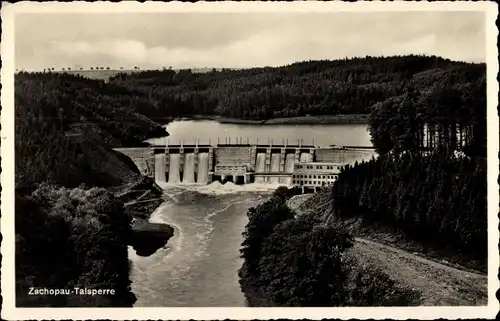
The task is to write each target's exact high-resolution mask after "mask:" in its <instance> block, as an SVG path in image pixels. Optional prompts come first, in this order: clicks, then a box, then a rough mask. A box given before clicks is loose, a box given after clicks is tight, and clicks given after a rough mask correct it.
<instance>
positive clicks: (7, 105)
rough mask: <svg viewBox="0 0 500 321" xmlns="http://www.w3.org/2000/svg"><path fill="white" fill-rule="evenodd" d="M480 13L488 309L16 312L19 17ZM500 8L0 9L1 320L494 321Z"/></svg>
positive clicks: (215, 5)
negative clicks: (484, 62)
mask: <svg viewBox="0 0 500 321" xmlns="http://www.w3.org/2000/svg"><path fill="white" fill-rule="evenodd" d="M449 10H452V11H483V12H484V13H485V15H486V17H487V19H486V28H487V33H486V34H487V42H486V46H487V99H488V103H487V106H488V111H487V115H488V124H487V133H488V226H489V231H488V253H489V255H488V271H489V272H488V298H489V300H488V306H484V307H397V308H376V307H368V308H357V307H349V308H195V307H193V308H162V307H157V308H16V307H15V297H14V289H15V272H14V248H15V247H14V242H15V235H14V214H13V213H14V210H13V209H14V186H15V184H14V158H13V155H14V106H13V101H14V82H13V75H14V69H15V67H14V19H15V14H17V13H54V12H60V13H70V12H79V13H82V12H88V13H97V12H113V13H127V12H131V13H135V12H261V13H264V12H290V11H295V12H300V13H307V12H310V13H312V12H338V11H350V12H361V11H365V12H366V11H368V12H372V11H449ZM497 14H498V7H497V5H496V4H495V3H493V2H433V3H428V2H364V3H363V2H357V3H345V2H336V1H333V2H314V1H307V2H286V3H283V2H282V3H276V2H258V1H252V2H198V3H180V2H170V3H158V2H145V3H138V2H134V1H126V2H125V1H124V2H121V3H110V2H94V3H87V2H71V3H60V2H44V3H37V2H19V3H16V4H5V3H4V4H3V5H2V12H1V15H2V31H3V32H2V42H1V57H2V64H3V65H2V70H1V80H2V90H1V99H2V100H1V102H2V108H3V109H2V115H1V117H2V118H1V125H2V129H1V139H2V140H1V155H2V156H3V157H2V162H1V165H2V173H1V184H2V193H1V200H2V204H1V212H2V213H3V216H2V218H1V232H2V237H3V241H2V244H1V253H2V258H3V260H2V270H1V285H2V297H3V305H2V318H4V319H14V320H25V319H56V320H60V319H75V320H77V319H78V320H83V319H114V320H132V319H139V320H141V319H142V320H145V319H166V318H168V319H171V320H179V319H180V320H188V319H199V320H214V319H233V320H234V319H236V320H252V319H278V318H287V319H304V318H306V319H323V318H332V319H351V318H357V319H371V318H374V319H385V318H391V319H409V318H411V319H427V320H428V319H437V318H447V319H458V318H461V319H469V318H494V317H495V316H496V314H497V313H498V311H499V303H498V300H497V299H496V297H495V292H496V291H497V290H498V289H499V281H498V278H497V273H498V267H499V256H498V240H499V231H498V222H499V220H498V212H499V206H498V204H499V189H498V182H497V179H498V175H499V161H498V151H499V119H498V114H497V105H498V92H499V86H498V82H497V80H496V77H497V74H498V48H497V41H496V39H497V35H498V30H497V28H496V26H495V20H496V17H497Z"/></svg>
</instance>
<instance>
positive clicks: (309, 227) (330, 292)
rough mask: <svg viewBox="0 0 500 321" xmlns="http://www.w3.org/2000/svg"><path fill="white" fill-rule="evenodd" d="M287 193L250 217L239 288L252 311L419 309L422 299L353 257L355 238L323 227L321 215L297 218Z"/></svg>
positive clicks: (251, 211)
mask: <svg viewBox="0 0 500 321" xmlns="http://www.w3.org/2000/svg"><path fill="white" fill-rule="evenodd" d="M286 190H287V188H286V187H281V188H279V189H277V190H276V191H275V192H274V194H273V195H272V196H271V197H270V198H269V200H267V201H266V202H264V203H262V204H260V205H258V206H257V207H255V208H250V209H249V211H248V218H249V221H248V224H247V226H246V228H245V232H244V233H243V236H244V241H243V243H242V249H241V256H242V258H243V259H244V264H243V266H242V268H241V269H240V271H239V276H240V284H241V287H242V289H243V291H244V293H245V295H246V297H247V300H248V301H249V303H250V304H251V306H262V307H269V306H274V307H328V306H404V305H416V304H418V300H419V294H418V293H417V292H416V291H414V290H412V289H411V288H409V287H405V286H400V285H396V284H395V283H394V281H393V280H391V279H390V277H389V276H388V275H387V274H386V273H384V272H383V271H381V270H378V269H373V268H372V267H367V266H365V265H363V262H360V261H358V260H357V259H356V257H355V256H354V255H352V254H351V253H350V249H351V248H352V246H353V244H354V238H353V237H352V235H350V233H348V232H347V231H346V230H343V229H341V228H338V227H334V226H332V225H327V224H324V223H323V222H322V220H321V214H322V213H319V212H315V213H311V214H308V215H299V216H297V214H296V213H294V212H293V211H292V210H290V208H289V207H288V206H287V204H286V200H287V198H288V197H289V196H290V195H289V193H287V191H286Z"/></svg>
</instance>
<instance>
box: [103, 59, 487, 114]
mask: <svg viewBox="0 0 500 321" xmlns="http://www.w3.org/2000/svg"><path fill="white" fill-rule="evenodd" d="M484 71H485V65H484V64H469V63H462V62H454V61H450V60H447V59H443V58H439V57H426V56H401V57H400V56H395V57H387V58H379V57H366V58H353V59H342V60H334V61H328V60H324V61H307V62H299V63H294V64H291V65H288V66H283V67H273V68H271V67H267V68H252V69H244V70H229V69H223V70H219V71H217V70H213V71H212V72H208V73H194V72H191V71H190V70H180V71H177V72H176V71H173V70H162V71H159V70H158V71H143V72H136V73H131V74H125V73H123V74H118V75H116V76H115V77H112V78H110V82H111V83H112V84H115V85H119V86H124V87H126V88H127V89H129V90H130V91H133V92H141V93H143V95H144V96H145V97H147V98H148V100H149V102H150V104H148V105H144V106H142V109H140V110H138V111H139V112H140V113H142V114H144V115H146V116H148V117H151V118H152V119H155V118H163V117H176V116H181V115H182V116H187V115H194V114H198V115H218V116H224V117H231V118H239V119H254V120H264V119H269V118H275V117H296V116H306V115H336V114H369V113H370V112H371V110H372V106H374V105H375V104H376V103H381V102H384V101H386V100H389V99H391V98H394V97H399V96H401V95H403V94H404V93H406V92H409V91H412V90H413V91H419V92H423V91H427V90H429V89H430V88H432V87H433V86H435V85H439V84H442V83H445V84H450V85H451V84H458V85H460V84H466V83H469V82H473V81H475V80H477V79H478V78H479V77H481V75H483V74H484Z"/></svg>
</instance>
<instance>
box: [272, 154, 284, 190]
mask: <svg viewBox="0 0 500 321" xmlns="http://www.w3.org/2000/svg"><path fill="white" fill-rule="evenodd" d="M280 158H281V155H280V154H279V153H273V154H272V155H271V172H273V173H277V172H279V171H280ZM279 182H280V181H279V177H271V178H270V179H269V183H271V184H276V183H279Z"/></svg>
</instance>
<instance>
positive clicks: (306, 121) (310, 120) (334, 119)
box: [153, 114, 369, 125]
mask: <svg viewBox="0 0 500 321" xmlns="http://www.w3.org/2000/svg"><path fill="white" fill-rule="evenodd" d="M153 120H154V121H156V122H160V123H169V122H172V121H175V120H213V121H217V122H218V123H220V124H242V125H335V124H337V125H346V124H353V125H366V124H368V120H369V115H368V114H346V115H320V116H300V117H288V118H271V119H267V120H252V119H238V118H229V117H221V116H210V115H192V116H179V117H172V118H154V119H153Z"/></svg>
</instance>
